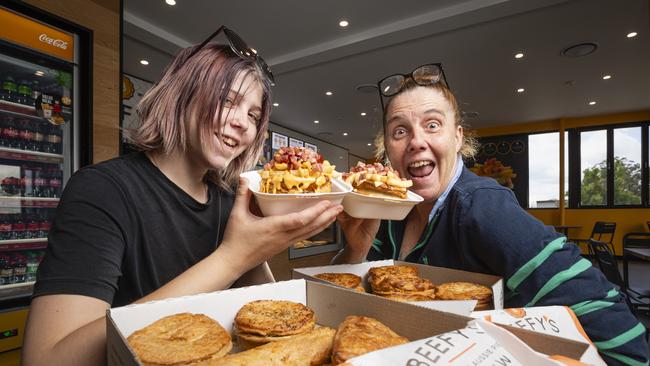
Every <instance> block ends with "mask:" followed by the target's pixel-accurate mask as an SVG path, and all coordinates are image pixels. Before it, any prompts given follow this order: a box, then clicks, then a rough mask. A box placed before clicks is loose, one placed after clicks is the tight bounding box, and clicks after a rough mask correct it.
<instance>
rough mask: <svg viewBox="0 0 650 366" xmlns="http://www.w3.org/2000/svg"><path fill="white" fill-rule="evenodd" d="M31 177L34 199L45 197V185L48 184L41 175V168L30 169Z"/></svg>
mask: <svg viewBox="0 0 650 366" xmlns="http://www.w3.org/2000/svg"><path fill="white" fill-rule="evenodd" d="M32 177H33V190H32V194H33V196H34V197H47V196H46V194H47V192H46V191H45V190H46V185H47V184H48V182H47V180H46V178H45V177H44V174H43V168H41V167H33V168H32Z"/></svg>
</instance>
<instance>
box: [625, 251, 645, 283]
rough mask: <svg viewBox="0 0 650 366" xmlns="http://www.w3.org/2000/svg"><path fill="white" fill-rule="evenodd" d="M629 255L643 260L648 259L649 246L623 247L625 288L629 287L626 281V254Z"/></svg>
mask: <svg viewBox="0 0 650 366" xmlns="http://www.w3.org/2000/svg"><path fill="white" fill-rule="evenodd" d="M628 255H631V256H634V257H637V258H641V259H643V260H644V261H650V248H625V249H624V250H623V277H624V278H623V283H624V284H625V288H629V283H628V272H627V271H628V267H627V266H628V265H627V256H628Z"/></svg>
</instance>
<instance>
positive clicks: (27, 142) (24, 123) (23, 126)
mask: <svg viewBox="0 0 650 366" xmlns="http://www.w3.org/2000/svg"><path fill="white" fill-rule="evenodd" d="M16 128H17V129H18V148H19V149H23V150H31V146H32V139H33V131H32V127H31V122H30V121H29V120H28V119H21V120H16Z"/></svg>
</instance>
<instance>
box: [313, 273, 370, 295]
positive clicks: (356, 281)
mask: <svg viewBox="0 0 650 366" xmlns="http://www.w3.org/2000/svg"><path fill="white" fill-rule="evenodd" d="M314 277H316V278H320V279H321V280H323V281H327V282H330V283H333V284H335V285H337V286H341V287H345V288H351V289H354V290H356V291H359V292H366V290H365V289H364V288H363V286H361V277H359V276H357V275H355V274H352V273H319V274H317V275H315V276H314Z"/></svg>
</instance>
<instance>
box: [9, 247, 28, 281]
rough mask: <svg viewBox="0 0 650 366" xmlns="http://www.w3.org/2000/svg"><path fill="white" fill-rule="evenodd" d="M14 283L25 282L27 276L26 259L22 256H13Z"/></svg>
mask: <svg viewBox="0 0 650 366" xmlns="http://www.w3.org/2000/svg"><path fill="white" fill-rule="evenodd" d="M12 259H13V265H14V283H21V282H25V279H26V275H27V258H25V256H24V255H22V254H19V253H18V254H14V255H13V258H12Z"/></svg>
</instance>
